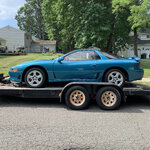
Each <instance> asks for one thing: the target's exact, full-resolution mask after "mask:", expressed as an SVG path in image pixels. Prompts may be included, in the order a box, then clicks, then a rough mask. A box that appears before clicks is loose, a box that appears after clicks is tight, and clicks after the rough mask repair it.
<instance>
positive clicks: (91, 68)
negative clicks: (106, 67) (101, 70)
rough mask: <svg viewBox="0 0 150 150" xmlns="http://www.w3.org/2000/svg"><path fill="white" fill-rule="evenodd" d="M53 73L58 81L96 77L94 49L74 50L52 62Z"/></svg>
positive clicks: (93, 78)
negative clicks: (59, 60)
mask: <svg viewBox="0 0 150 150" xmlns="http://www.w3.org/2000/svg"><path fill="white" fill-rule="evenodd" d="M54 75H55V78H56V80H60V81H81V80H91V81H94V80H95V79H96V78H97V75H98V73H97V69H96V58H95V52H94V51H90V50H89V51H76V52H73V53H71V54H69V55H67V56H65V57H64V58H63V61H61V62H58V61H56V62H55V63H54Z"/></svg>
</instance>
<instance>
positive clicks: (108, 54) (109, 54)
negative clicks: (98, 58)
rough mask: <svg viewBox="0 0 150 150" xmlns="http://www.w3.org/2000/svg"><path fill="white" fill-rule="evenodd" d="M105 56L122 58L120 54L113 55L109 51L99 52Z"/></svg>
mask: <svg viewBox="0 0 150 150" xmlns="http://www.w3.org/2000/svg"><path fill="white" fill-rule="evenodd" d="M101 53H102V54H103V55H104V56H105V57H107V58H108V59H118V58H122V57H121V56H118V55H114V54H111V53H107V52H101Z"/></svg>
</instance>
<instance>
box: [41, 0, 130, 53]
mask: <svg viewBox="0 0 150 150" xmlns="http://www.w3.org/2000/svg"><path fill="white" fill-rule="evenodd" d="M42 6H43V7H42V10H43V16H44V20H45V23H46V29H47V33H48V36H49V38H52V39H55V40H57V41H58V45H59V48H61V49H63V50H68V49H70V50H71V49H74V48H88V47H98V48H100V49H102V50H104V51H110V52H112V51H114V52H117V51H118V50H120V49H121V48H123V47H125V45H126V43H127V42H128V39H129V38H128V35H129V32H130V25H129V24H128V23H127V22H126V19H127V18H128V15H129V14H128V13H129V12H128V11H126V10H125V11H122V12H120V13H118V14H113V13H112V1H111V0H108V1H106V0H100V1H99V0H94V1H93V0H87V1H81V0H69V1H68V0H45V1H44V2H43V5H42Z"/></svg>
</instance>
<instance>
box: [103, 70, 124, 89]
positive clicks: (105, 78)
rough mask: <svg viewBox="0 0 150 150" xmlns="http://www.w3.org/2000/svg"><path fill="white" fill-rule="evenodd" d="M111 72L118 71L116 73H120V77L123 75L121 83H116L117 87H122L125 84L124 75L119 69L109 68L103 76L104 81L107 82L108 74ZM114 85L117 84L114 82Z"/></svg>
mask: <svg viewBox="0 0 150 150" xmlns="http://www.w3.org/2000/svg"><path fill="white" fill-rule="evenodd" d="M112 72H118V73H120V74H121V75H122V77H123V82H122V84H121V85H118V86H119V87H123V86H124V84H125V75H124V73H123V72H122V71H120V70H119V69H111V70H109V71H107V72H106V74H105V76H104V82H109V79H108V77H109V75H110V74H111V73H112ZM114 84H115V83H114ZM116 85H117V84H116Z"/></svg>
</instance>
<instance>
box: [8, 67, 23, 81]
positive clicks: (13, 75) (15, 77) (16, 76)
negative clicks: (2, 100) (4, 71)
mask: <svg viewBox="0 0 150 150" xmlns="http://www.w3.org/2000/svg"><path fill="white" fill-rule="evenodd" d="M9 76H10V78H9V80H10V81H12V82H14V83H19V82H22V71H12V70H10V71H9Z"/></svg>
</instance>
